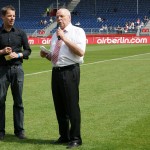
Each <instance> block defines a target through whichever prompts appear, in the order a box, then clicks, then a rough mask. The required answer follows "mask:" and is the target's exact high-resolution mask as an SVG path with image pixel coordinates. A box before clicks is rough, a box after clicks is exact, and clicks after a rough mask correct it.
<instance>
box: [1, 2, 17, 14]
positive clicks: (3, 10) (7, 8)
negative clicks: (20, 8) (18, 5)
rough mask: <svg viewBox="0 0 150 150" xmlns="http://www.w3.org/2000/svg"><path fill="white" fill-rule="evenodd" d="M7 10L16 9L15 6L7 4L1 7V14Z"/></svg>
mask: <svg viewBox="0 0 150 150" xmlns="http://www.w3.org/2000/svg"><path fill="white" fill-rule="evenodd" d="M7 10H13V11H16V10H15V8H14V7H13V6H12V5H7V6H5V7H3V8H2V9H1V16H5V15H6V13H7Z"/></svg>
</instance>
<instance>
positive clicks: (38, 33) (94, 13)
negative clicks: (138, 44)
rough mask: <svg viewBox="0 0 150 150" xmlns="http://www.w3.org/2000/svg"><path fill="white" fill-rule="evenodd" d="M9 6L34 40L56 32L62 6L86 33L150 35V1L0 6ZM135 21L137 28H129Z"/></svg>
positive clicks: (20, 1) (65, 0)
mask: <svg viewBox="0 0 150 150" xmlns="http://www.w3.org/2000/svg"><path fill="white" fill-rule="evenodd" d="M7 4H12V5H13V6H14V7H15V8H16V23H15V25H16V26H17V27H20V28H22V29H24V30H25V31H26V33H27V34H28V36H31V37H48V36H49V35H51V34H52V33H53V32H54V31H55V29H56V22H55V13H56V10H57V9H58V8H60V7H65V8H68V9H69V10H70V11H71V13H72V23H73V24H74V25H78V24H77V23H80V25H79V26H80V27H82V28H84V30H85V32H86V34H122V33H128V34H133V35H136V34H138V35H149V16H150V8H149V5H150V1H149V0H133V1H130V0H57V1H56V0H42V1H40V0H37V1H34V0H26V1H24V0H7V1H1V2H0V7H2V6H5V5H7ZM99 17H100V19H101V20H98V18H99ZM145 17H147V20H146V19H145ZM50 18H51V19H52V20H53V22H51V21H50ZM41 20H42V21H44V20H46V23H43V24H41V23H40V21H41ZM137 20H140V23H137ZM132 22H133V23H134V28H130V27H129V26H130V24H131V23H132ZM0 23H1V21H0ZM127 24H128V25H127ZM127 28H128V29H127ZM138 29H140V30H138Z"/></svg>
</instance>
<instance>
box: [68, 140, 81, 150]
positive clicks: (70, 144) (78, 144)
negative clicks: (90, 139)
mask: <svg viewBox="0 0 150 150" xmlns="http://www.w3.org/2000/svg"><path fill="white" fill-rule="evenodd" d="M81 145H82V141H80V140H76V141H71V142H69V144H68V146H67V147H66V148H67V149H71V148H75V147H78V146H81Z"/></svg>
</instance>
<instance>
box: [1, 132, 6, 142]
mask: <svg viewBox="0 0 150 150" xmlns="http://www.w3.org/2000/svg"><path fill="white" fill-rule="evenodd" d="M4 136H5V134H4V133H3V132H0V141H1V140H4Z"/></svg>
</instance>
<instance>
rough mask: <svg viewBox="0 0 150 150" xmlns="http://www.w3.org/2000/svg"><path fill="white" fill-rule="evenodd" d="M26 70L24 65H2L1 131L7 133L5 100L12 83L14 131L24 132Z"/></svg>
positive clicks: (0, 69)
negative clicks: (23, 95)
mask: <svg viewBox="0 0 150 150" xmlns="http://www.w3.org/2000/svg"><path fill="white" fill-rule="evenodd" d="M23 82H24V72H23V68H22V65H13V66H0V132H3V133H4V134H5V101H6V96H7V91H8V87H9V85H10V88H11V92H12V96H13V101H14V104H13V121H14V133H15V134H17V133H20V132H23V131H24V129H23V121H24V107H23V102H22V92H23Z"/></svg>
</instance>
